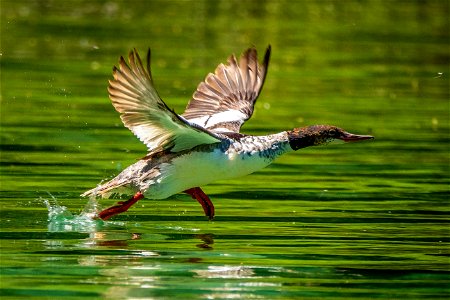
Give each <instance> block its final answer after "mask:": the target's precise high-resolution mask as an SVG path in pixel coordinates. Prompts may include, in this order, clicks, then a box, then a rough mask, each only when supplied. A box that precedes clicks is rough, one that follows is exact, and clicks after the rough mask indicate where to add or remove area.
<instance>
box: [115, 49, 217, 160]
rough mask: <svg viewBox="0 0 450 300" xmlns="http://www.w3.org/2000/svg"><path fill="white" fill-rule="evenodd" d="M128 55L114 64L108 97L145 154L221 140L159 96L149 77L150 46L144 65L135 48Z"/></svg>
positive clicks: (187, 147)
mask: <svg viewBox="0 0 450 300" xmlns="http://www.w3.org/2000/svg"><path fill="white" fill-rule="evenodd" d="M128 59H129V65H128V64H127V63H126V62H125V60H124V59H123V57H121V58H120V61H119V68H116V67H114V69H113V75H114V79H113V80H110V82H109V87H108V92H109V97H110V98H111V101H112V104H113V105H114V108H115V109H116V110H117V111H118V112H119V113H120V118H121V119H122V122H123V124H124V125H125V126H126V127H128V128H129V129H130V130H131V131H132V132H133V133H134V134H135V135H136V136H137V137H138V138H139V139H140V140H141V141H142V142H143V143H144V144H146V145H147V147H148V151H149V154H152V153H155V152H159V151H161V150H168V149H170V151H172V152H178V151H182V150H186V149H191V148H193V147H195V146H197V145H200V144H212V143H217V142H219V141H220V140H221V138H219V137H218V136H217V135H216V134H214V133H212V132H208V131H207V130H205V129H204V128H201V127H199V126H198V125H197V124H194V123H191V122H189V121H187V120H186V119H185V118H183V117H181V116H179V115H177V114H176V113H175V112H173V111H172V110H171V109H170V108H168V107H167V105H166V104H165V103H164V101H163V100H161V98H160V97H159V96H158V93H157V91H156V89H155V88H154V86H153V80H152V77H151V71H150V49H149V50H148V54H147V69H145V68H144V66H143V65H142V61H141V59H140V57H139V55H138V53H137V51H136V50H134V51H132V52H130V55H129V57H128Z"/></svg>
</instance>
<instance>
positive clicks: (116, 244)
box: [0, 0, 450, 299]
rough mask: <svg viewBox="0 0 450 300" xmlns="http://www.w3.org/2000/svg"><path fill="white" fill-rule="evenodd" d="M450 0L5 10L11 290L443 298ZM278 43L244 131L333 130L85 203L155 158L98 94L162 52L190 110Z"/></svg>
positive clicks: (17, 5) (159, 83) (167, 86)
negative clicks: (247, 60) (123, 65)
mask: <svg viewBox="0 0 450 300" xmlns="http://www.w3.org/2000/svg"><path fill="white" fill-rule="evenodd" d="M448 15H449V3H448V1H356V0H355V1H351V0H349V1H281V0H280V1H123V2H122V1H17V0H16V1H10V0H5V1H2V2H1V53H0V55H1V56H0V58H1V133H0V135H1V187H0V204H1V223H0V229H1V233H0V242H1V280H0V285H1V290H0V295H1V296H2V298H3V299H17V298H22V297H27V298H30V297H35V298H39V299H59V298H62V297H67V298H87V299H95V298H106V299H235V298H243V299H247V298H256V299H299V298H300V299H302V298H311V299H313V298H317V299H322V298H336V299H338V298H339V299H349V298H357V299H374V298H384V299H396V298H407V299H421V298H427V299H432V298H434V299H440V298H441V299H444V298H447V297H448V296H449V293H450V290H449V284H450V270H449V268H450V266H449V254H450V250H449V249H450V248H449V242H450V238H449V225H450V224H449V223H450V209H449V195H450V191H449V184H450V176H449V159H450V155H449V150H450V149H449V145H450V143H449V139H450V138H449V99H450V97H449V65H450V63H449V62H450V54H449V53H450V44H449V19H448ZM268 44H271V45H272V60H271V64H270V67H269V73H268V76H267V80H266V84H265V87H264V89H263V92H262V94H261V97H260V98H259V99H258V102H257V105H256V112H255V114H254V116H253V118H252V119H251V120H250V121H249V122H247V123H246V125H245V126H244V127H243V130H242V131H243V132H244V133H248V134H268V133H273V132H278V131H282V130H286V129H291V128H292V127H301V126H306V125H312V124H334V125H337V126H340V127H343V128H345V129H346V130H348V131H350V132H353V133H359V134H372V135H374V136H375V137H376V139H375V140H373V141H367V142H361V143H357V144H347V145H328V146H325V147H311V148H307V149H303V150H300V151H298V152H297V153H292V154H288V155H286V156H284V157H282V158H280V159H279V160H278V161H276V163H275V164H273V165H272V166H270V167H268V168H266V169H264V170H262V171H260V172H257V173H254V174H252V175H250V176H246V177H244V178H239V179H234V180H227V181H219V182H216V183H214V184H211V185H209V186H206V187H203V188H204V191H205V192H206V193H207V194H208V195H209V196H210V197H211V199H212V200H213V202H214V203H215V206H216V217H215V219H214V221H208V220H207V219H206V218H205V217H204V216H203V211H202V209H201V207H200V206H199V205H198V203H197V202H196V201H194V200H192V199H191V198H190V197H189V196H188V195H184V194H180V195H175V196H173V197H171V198H169V199H167V200H161V201H156V200H152V199H145V200H141V201H140V202H139V203H138V204H137V205H136V206H135V207H133V208H131V209H130V210H129V211H128V212H126V213H124V214H121V215H119V216H117V217H114V218H112V219H111V220H110V221H107V222H103V221H92V220H91V219H90V218H89V215H88V213H89V212H91V211H93V210H95V207H96V205H97V206H99V205H101V206H103V207H107V206H110V205H112V204H113V203H114V202H115V201H116V200H113V199H111V200H102V201H100V202H99V203H97V202H95V201H92V200H89V199H85V198H81V197H80V196H79V195H80V194H81V193H82V192H83V191H85V190H87V189H90V188H92V187H95V186H96V185H97V184H98V183H99V182H101V181H102V180H105V179H108V178H111V177H112V176H113V175H115V174H117V173H118V172H119V171H120V170H122V169H123V168H124V167H126V166H127V165H129V164H131V163H133V162H135V161H136V159H138V158H140V157H142V156H144V155H145V151H146V148H145V146H144V145H142V144H141V143H140V142H139V141H138V139H137V138H135V137H134V136H133V135H132V134H131V132H129V131H128V130H127V129H126V128H124V127H123V125H122V123H121V121H120V119H119V116H118V114H117V113H116V112H115V111H114V109H113V107H112V105H111V103H110V100H109V99H108V96H107V92H106V86H107V80H108V79H110V78H111V70H112V66H113V65H114V64H117V61H118V58H119V56H120V55H126V54H127V53H128V51H130V50H131V49H132V48H134V47H135V48H136V49H138V50H139V51H140V53H141V54H142V56H144V55H143V54H144V53H145V52H146V50H147V48H148V47H151V48H152V53H153V57H152V59H153V60H152V66H153V77H154V80H155V84H156V87H157V89H158V91H159V93H160V95H161V97H162V98H163V99H165V101H166V102H167V104H168V105H169V106H170V107H172V108H174V109H175V111H177V112H179V113H181V112H182V111H183V109H184V107H185V105H186V103H187V101H188V100H189V99H190V96H191V95H192V93H193V91H194V90H195V88H196V86H197V84H198V83H199V82H200V81H201V80H203V78H204V76H205V75H206V74H207V73H208V72H211V71H213V70H214V69H215V67H216V66H217V65H218V64H219V63H220V62H225V61H226V58H227V57H228V56H229V55H230V54H231V53H236V54H240V53H241V52H242V51H244V50H245V49H246V48H247V47H249V46H252V45H255V46H256V47H257V48H258V49H259V51H260V53H262V52H263V51H264V49H265V48H266V46H267V45H268Z"/></svg>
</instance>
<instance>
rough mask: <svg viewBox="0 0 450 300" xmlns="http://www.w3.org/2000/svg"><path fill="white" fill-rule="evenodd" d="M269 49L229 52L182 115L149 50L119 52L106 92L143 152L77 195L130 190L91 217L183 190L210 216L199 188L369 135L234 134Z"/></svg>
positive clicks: (324, 128)
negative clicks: (157, 77)
mask: <svg viewBox="0 0 450 300" xmlns="http://www.w3.org/2000/svg"><path fill="white" fill-rule="evenodd" d="M270 55H271V46H270V45H269V46H268V47H267V48H266V51H265V55H264V58H263V60H262V62H259V61H258V55H257V50H256V48H255V47H250V48H248V49H247V50H246V51H244V52H243V54H242V55H241V56H240V58H239V59H237V58H236V56H235V55H234V54H233V55H231V56H230V57H229V58H228V60H227V63H226V64H224V63H221V64H219V65H218V67H217V68H216V69H215V71H214V73H209V74H208V75H207V76H206V78H205V79H204V81H202V82H201V83H200V84H199V85H198V87H197V89H196V91H195V92H194V94H193V96H192V98H191V99H190V101H189V102H188V104H187V106H186V109H185V111H184V113H182V114H177V113H176V112H175V111H174V110H173V109H171V108H169V106H167V104H166V103H165V102H164V101H163V100H162V99H161V97H160V96H159V94H158V92H157V91H156V89H155V86H154V83H153V78H152V73H151V68H150V65H151V50H150V48H149V49H148V51H147V60H146V65H145V67H144V64H143V62H142V60H141V58H140V56H139V54H138V52H137V50H136V49H133V50H131V51H130V53H129V55H128V62H126V61H125V59H124V58H123V56H121V57H120V59H119V63H118V67H116V66H114V67H113V79H111V80H109V86H108V93H109V98H110V99H111V102H112V105H113V106H114V108H115V109H116V111H117V112H118V113H119V114H120V118H121V120H122V122H123V124H124V125H125V127H127V128H128V129H129V130H131V132H132V133H134V135H136V136H137V137H138V138H139V140H141V141H142V142H143V143H144V144H145V145H146V146H147V149H148V151H147V154H146V155H145V156H144V157H143V158H142V159H139V160H138V161H137V162H135V163H134V164H132V165H130V166H128V167H127V168H125V169H124V170H123V171H122V172H120V174H118V175H117V176H116V177H114V178H113V179H111V180H109V181H107V182H105V183H103V184H100V185H98V186H96V187H95V188H93V189H90V190H88V191H86V192H84V193H83V194H81V196H82V197H87V196H89V197H97V196H101V197H102V198H109V197H111V196H112V195H129V196H131V198H129V199H128V200H127V201H120V202H118V203H117V204H116V205H114V206H112V207H109V208H106V209H104V210H102V211H100V212H99V213H98V218H100V219H102V220H107V219H109V218H111V217H113V216H115V215H117V214H120V213H123V212H125V211H127V210H128V209H129V208H130V207H131V206H132V205H133V204H135V203H136V202H138V201H139V200H141V199H143V198H148V199H155V200H160V199H166V198H168V197H170V196H172V195H175V194H178V193H186V194H188V195H190V196H191V197H192V198H193V199H195V200H197V201H198V203H200V205H201V206H202V208H203V211H204V214H205V216H206V217H208V219H209V220H212V219H213V218H214V216H215V208H214V205H213V203H212V201H211V199H210V198H209V197H208V196H207V195H206V194H205V193H204V191H203V190H202V188H201V187H202V186H204V185H207V184H209V183H211V182H214V181H217V180H224V179H231V178H236V177H241V176H245V175H248V174H251V173H253V172H256V171H258V170H260V169H262V168H264V167H267V166H268V165H270V164H271V163H272V162H273V161H274V160H275V159H277V158H278V157H280V156H282V155H283V154H286V153H289V152H293V151H297V150H300V149H303V148H306V147H310V146H319V145H324V144H327V143H330V142H332V141H341V142H357V141H362V140H369V139H373V138H374V137H373V136H371V135H357V134H352V133H349V132H347V131H345V130H343V129H341V128H339V127H336V126H331V125H311V126H306V127H299V128H294V129H292V130H286V131H282V132H279V133H274V134H268V135H263V136H255V135H248V134H244V133H241V132H240V129H241V127H242V125H243V124H244V123H245V122H246V121H247V120H248V119H250V117H251V116H252V114H253V111H254V108H255V103H256V100H257V99H258V96H259V95H260V93H261V89H262V87H263V85H264V81H265V79H266V75H267V70H268V66H269V60H270Z"/></svg>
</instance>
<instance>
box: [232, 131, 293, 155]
mask: <svg viewBox="0 0 450 300" xmlns="http://www.w3.org/2000/svg"><path fill="white" fill-rule="evenodd" d="M229 147H230V148H229V150H231V151H236V152H238V153H245V154H248V155H250V156H252V155H258V156H260V157H262V158H264V159H267V160H274V159H275V158H277V157H278V156H280V155H282V154H284V153H286V152H288V151H292V149H291V147H290V146H289V139H288V135H287V132H285V131H284V132H280V133H275V134H270V135H265V136H253V135H247V136H242V137H240V138H239V139H235V140H234V142H232V143H231V145H230V146H229Z"/></svg>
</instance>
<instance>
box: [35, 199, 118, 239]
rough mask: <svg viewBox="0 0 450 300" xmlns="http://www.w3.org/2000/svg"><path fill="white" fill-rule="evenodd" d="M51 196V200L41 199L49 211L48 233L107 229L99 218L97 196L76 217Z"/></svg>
mask: <svg viewBox="0 0 450 300" xmlns="http://www.w3.org/2000/svg"><path fill="white" fill-rule="evenodd" d="M50 196H51V199H50V200H49V199H43V198H40V200H42V201H43V202H44V204H45V205H46V206H47V209H48V218H47V221H48V231H50V232H62V231H77V232H94V231H97V230H99V229H101V228H103V227H105V222H104V221H103V220H101V219H99V218H97V215H98V211H99V204H98V202H97V200H96V199H95V196H94V197H90V198H89V201H88V203H87V204H86V206H85V207H84V209H83V210H82V211H81V212H80V214H79V215H74V214H73V213H71V212H70V211H69V210H68V209H67V207H65V206H61V205H59V203H58V201H57V199H56V198H55V197H54V196H53V195H50ZM109 223H110V222H109ZM112 223H114V224H115V225H120V224H117V223H118V222H112Z"/></svg>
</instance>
